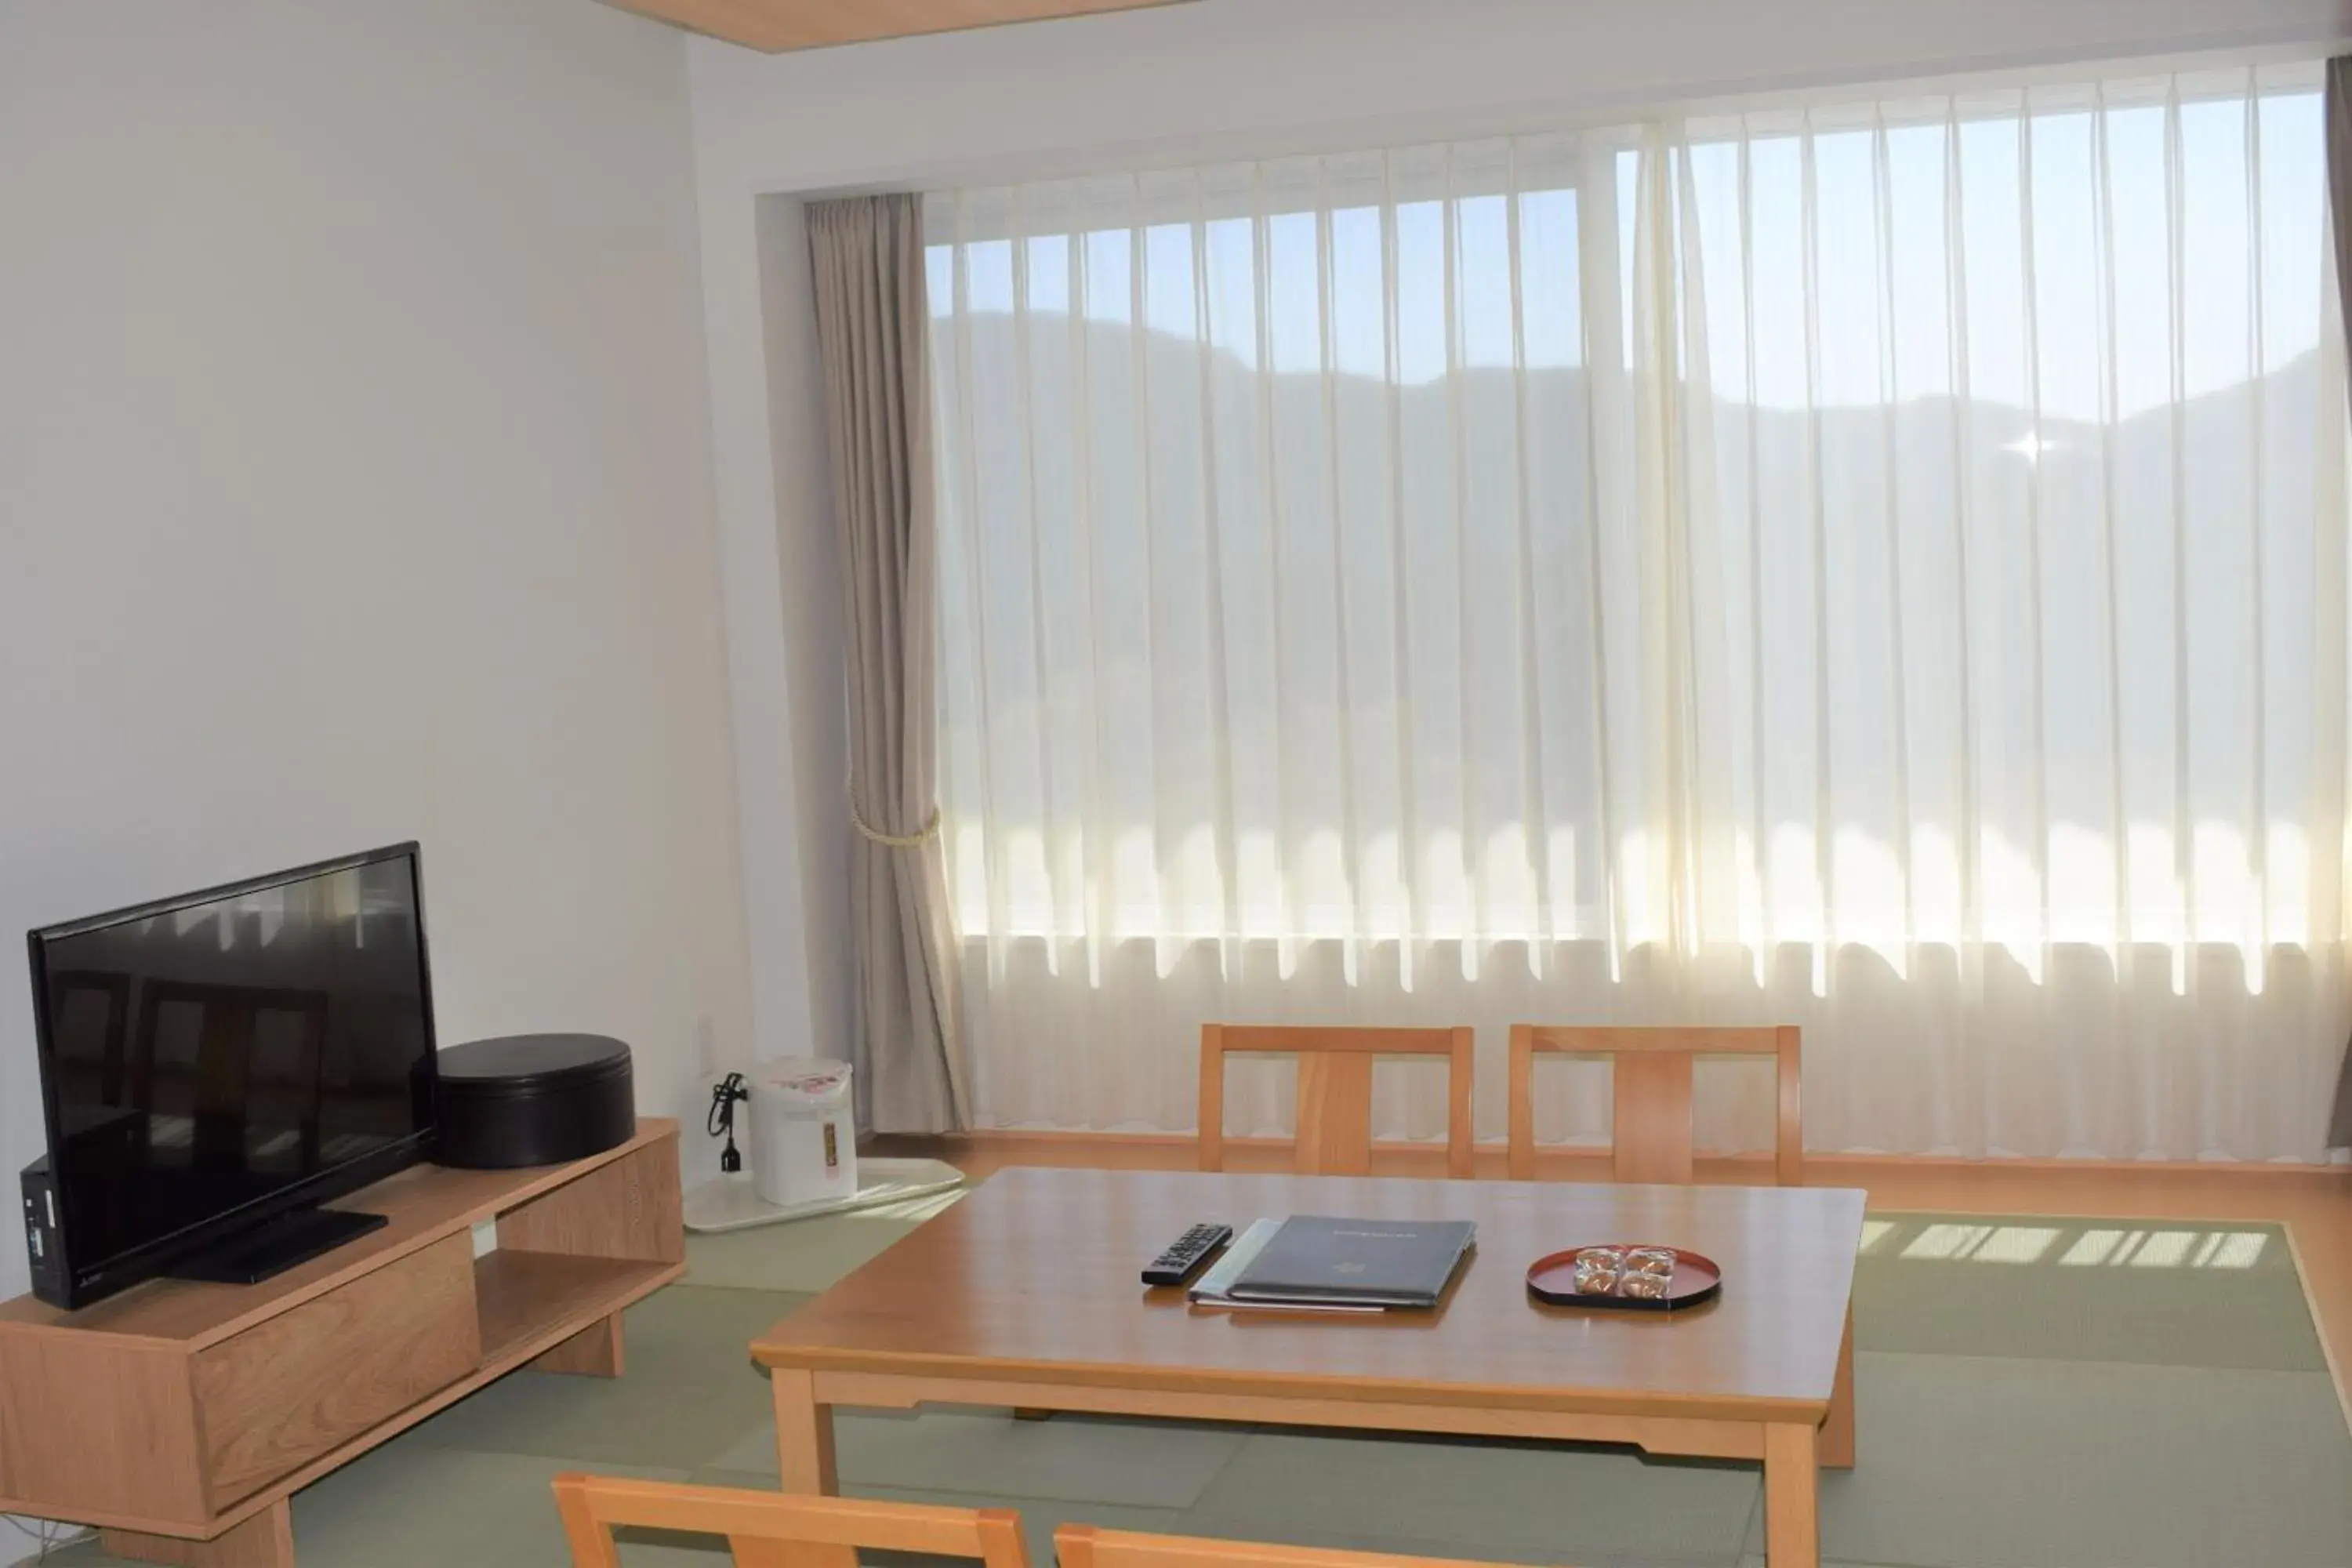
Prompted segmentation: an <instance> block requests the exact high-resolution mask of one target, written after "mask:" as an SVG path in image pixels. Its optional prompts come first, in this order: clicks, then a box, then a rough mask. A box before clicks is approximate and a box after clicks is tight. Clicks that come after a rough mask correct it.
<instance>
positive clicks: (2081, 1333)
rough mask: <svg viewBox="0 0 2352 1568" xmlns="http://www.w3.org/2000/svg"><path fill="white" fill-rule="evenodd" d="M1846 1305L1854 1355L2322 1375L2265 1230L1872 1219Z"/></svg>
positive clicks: (2284, 1257)
mask: <svg viewBox="0 0 2352 1568" xmlns="http://www.w3.org/2000/svg"><path fill="white" fill-rule="evenodd" d="M1853 1300H1854V1344H1855V1348H1856V1349H1859V1350H1865V1351H1897V1352H1908V1353H1914V1354H1921V1355H1985V1356H2010V1357H2024V1358H2033V1359H2042V1360H2055V1361H2120V1362H2145V1363H2152V1364H2156V1365H2160V1366H2215V1367H2242V1368H2247V1369H2252V1370H2264V1371H2273V1372H2325V1371H2326V1370H2327V1362H2326V1357H2325V1356H2324V1355H2323V1354H2322V1352H2321V1351H2320V1348H2319V1334H2318V1331H2317V1330H2316V1329H2315V1327H2314V1325H2313V1323H2312V1321H2311V1310H2310V1308H2309V1307H2308V1306H2307V1305H2306V1304H2305V1300H2304V1298H2303V1282H2302V1280H2301V1279H2299V1278H2298V1277H2297V1276H2296V1274H2295V1269H2294V1257H2293V1254H2292V1251H2291V1249H2290V1248H2289V1247H2288V1246H2287V1241H2286V1236H2285V1233H2284V1232H2283V1231H2282V1230H2281V1229H2280V1228H2279V1227H2278V1226H2271V1225H2210V1224H2201V1225H2187V1224H2166V1223H2162V1222H2155V1223H2141V1224H2131V1223H2126V1222H2122V1221H2116V1220H2084V1219H2046V1218H2028V1217H2024V1216H1992V1215H1927V1214H1874V1215H1871V1216H1870V1220H1869V1223H1868V1225H1867V1226H1865V1227H1864V1243H1863V1254H1862V1257H1861V1258H1860V1259H1859V1260H1857V1262H1856V1264H1855V1268H1854V1296H1853Z"/></svg>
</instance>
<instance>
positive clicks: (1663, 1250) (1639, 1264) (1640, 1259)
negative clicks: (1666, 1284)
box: [1625, 1247, 1675, 1279]
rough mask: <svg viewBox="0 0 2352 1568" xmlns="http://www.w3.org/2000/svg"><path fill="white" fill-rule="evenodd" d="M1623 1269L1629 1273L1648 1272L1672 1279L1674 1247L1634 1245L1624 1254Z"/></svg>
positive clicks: (1673, 1275)
mask: <svg viewBox="0 0 2352 1568" xmlns="http://www.w3.org/2000/svg"><path fill="white" fill-rule="evenodd" d="M1625 1271H1626V1272H1627V1273H1629V1274H1650V1275H1655V1276H1657V1277H1658V1278H1660V1279H1673V1278H1674V1277H1675V1252H1674V1248H1672V1247H1634V1248H1633V1249H1632V1250H1630V1251H1628V1252H1627V1253H1626V1254H1625Z"/></svg>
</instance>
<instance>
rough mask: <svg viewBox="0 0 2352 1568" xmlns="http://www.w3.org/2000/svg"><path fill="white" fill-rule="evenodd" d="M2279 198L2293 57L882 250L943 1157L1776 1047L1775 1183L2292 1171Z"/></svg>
mask: <svg viewBox="0 0 2352 1568" xmlns="http://www.w3.org/2000/svg"><path fill="white" fill-rule="evenodd" d="M2325 207H2326V191H2325V174H2324V168H2323V148H2322V139H2321V127H2320V112H2319V97H2318V73H2317V68H2316V67H2315V66H2313V67H2286V68H2267V67H2266V68H2261V69H2259V70H2245V69H2239V70H2231V71H2225V72H2217V73H2212V74H2210V75H2199V76H2181V77H2177V78H2166V79H2153V80H2132V81H2110V82H2104V83H2088V84H2084V85H2082V86H2079V87H2065V88H2044V87H2036V88H2034V89H2031V90H2023V89H2021V90H2016V91H2009V92H2002V93H1987V94H1984V95H1981V96H1968V97H1959V98H1939V99H1934V100H1916V101H1910V100H1906V101H1899V102H1898V101H1885V102H1876V103H1859V104H1855V105H1853V106H1851V107H1844V108H1836V109H1823V108H1815V109H1811V110H1801V111H1793V110H1792V111H1787V112H1780V111H1776V112H1772V113H1769V114H1767V113H1758V114H1751V115H1746V116H1739V117H1727V118H1723V119H1714V120H1696V121H1676V122H1673V123H1659V124H1649V125H1639V126H1632V127H1626V128H1622V129H1618V130H1612V131H1606V132H1582V133H1579V134H1577V135H1574V136H1558V137H1542V138H1532V139H1520V140H1514V141H1496V142H1478V143H1465V144H1456V145H1453V146H1441V147H1431V148H1422V149H1414V150H1410V151H1391V152H1386V153H1364V154H1361V155H1354V156H1337V157H1324V158H1316V159H1305V160H1291V161H1281V162H1267V163H1254V164H1246V165H1239V166H1230V167H1218V168H1210V169H1200V170H1190V171H1182V172H1175V173H1160V174H1143V175H1139V176H1135V177H1131V178H1130V177H1120V178H1116V179H1098V180H1087V181H1081V182H1074V183H1064V184H1051V185H1033V186H1024V187H1020V188H1017V189H999V190H984V191H982V190H975V191H965V192H960V193H952V194H944V195H935V196H933V197H931V198H930V199H929V204H928V207H927V215H926V233H927V236H928V238H929V247H930V248H929V266H930V277H929V292H930V307H931V312H932V320H931V330H932V352H933V355H934V369H935V374H934V377H933V386H934V395H935V397H936V399H937V404H938V420H937V430H938V437H937V453H938V456H937V461H938V464H939V474H940V486H939V489H940V508H941V541H940V556H941V564H940V570H941V591H940V605H941V617H942V624H941V627H940V630H941V639H940V692H941V723H942V730H943V732H942V736H941V742H942V744H941V762H940V768H941V800H942V804H943V811H944V816H945V821H946V829H945V831H946V834H947V843H948V864H949V876H950V883H951V892H952V898H953V902H954V906H955V908H956V910H957V914H958V920H959V923H960V927H961V931H962V932H963V942H962V949H963V952H964V962H965V964H966V974H965V979H966V993H965V994H966V999H967V1006H968V1008H969V1010H970V1015H971V1016H970V1027H971V1038H972V1042H973V1049H974V1052H975V1068H976V1073H977V1078H978V1086H977V1090H978V1091H977V1102H978V1110H979V1118H980V1121H981V1122H982V1124H984V1125H985V1124H994V1125H1047V1126H1061V1127H1097V1128H1156V1129H1166V1130H1182V1129H1187V1128H1189V1127H1190V1126H1191V1125H1192V1119H1193V1109H1194V1106H1193V1100H1194V1077H1193V1071H1194V1054H1195V1050H1196V1046H1197V1031H1198V1026H1199V1024H1200V1023H1201V1022H1202V1020H1203V1019H1229V1020H1247V1021H1323V1020H1329V1021H1340V1020H1365V1021H1391V1020H1393V1021H1399V1022H1406V1021H1417V1022H1430V1023H1449V1024H1450V1023H1464V1022H1467V1023H1473V1024H1476V1025H1478V1026H1480V1029H1481V1048H1482V1051H1484V1052H1486V1053H1487V1054H1486V1068H1490V1069H1492V1070H1485V1069H1482V1072H1481V1075H1480V1079H1481V1081H1480V1084H1479V1106H1478V1111H1479V1121H1480V1128H1481V1131H1482V1133H1483V1134H1485V1135H1488V1136H1495V1135H1499V1132H1500V1130H1501V1127H1502V1121H1503V1107H1502V1102H1501V1095H1502V1076H1503V1075H1502V1073H1501V1071H1500V1070H1499V1069H1500V1059H1499V1058H1500V1052H1501V1048H1502V1030H1503V1027H1504V1026H1506V1025H1507V1024H1508V1023H1510V1022H1512V1021H1514V1020H1521V1019H1524V1020H1529V1021H1546V1022H1578V1021H1594V1020H1617V1021H1628V1022H1650V1021H1683V1020H1705V1021H1753V1022H1771V1023H1778V1022H1795V1023H1798V1024H1801V1025H1802V1026H1804V1029H1805V1038H1806V1047H1807V1048H1806V1078H1807V1083H1806V1100H1807V1112H1808V1129H1809V1135H1810V1142H1811V1143H1812V1145H1813V1146H1814V1147H1816V1148H1827V1149H1843V1148H1866V1149H1885V1150H1899V1151H1921V1152H1928V1151H1935V1152H1961V1153H1971V1154H1973V1153H1982V1152H2015V1153H2021V1154H2096V1155H2107V1156H2135V1155H2168V1156H2173V1157H2199V1156H2210V1155H2228V1156H2236V1157H2242V1158H2272V1157H2285V1156H2291V1157H2299V1158H2315V1157H2318V1156H2319V1155H2320V1154H2321V1153H2322V1148H2321V1144H2322V1141H2323V1131H2324V1128H2323V1123H2324V1119H2325V1101H2326V1091H2327V1088H2328V1085H2329V1084H2330V1083H2331V1082H2332V1076H2331V1075H2332V1073H2333V1070H2334V1067H2335V1061H2336V1056H2337V1055H2338V1054H2339V1053H2340V1051H2341V1048H2342V1042H2343V1039H2344V1035H2345V1028H2346V1023H2347V1000H2346V996H2345V994H2344V984H2343V946H2344V937H2345V931H2346V919H2345V910H2344V878H2343V876H2342V868H2343V865H2344V860H2345V853H2346V812H2345V804H2344V789H2343V775H2344V769H2345V763H2346V750H2345V747H2346V742H2345V733H2346V726H2345V717H2346V701H2347V697H2346V681H2345V671H2346V660H2347V649H2346V636H2345V587H2346V563H2345V552H2344V539H2345V532H2346V503H2345V495H2344V483H2343V480H2344V470H2345V402H2344V395H2345V394H2344V385H2343V369H2344V366H2343V358H2344V355H2343V349H2342V332H2341V330H2340V327H2339V325H2338V324H2337V318H2336V313H2335V306H2334V300H2335V297H2336V296H2335V290H2334V288H2333V274H2332V271H2331V270H2330V268H2331V262H2330V260H2329V249H2328V242H2327V234H2326V216H2325ZM1261 1070H1262V1072H1263V1074H1264V1076H1262V1077H1251V1076H1248V1071H1247V1069H1240V1068H1237V1069H1236V1071H1235V1076H1234V1093H1233V1096H1232V1108H1233V1112H1232V1113H1233V1121H1232V1124H1233V1127H1234V1130H1235V1131H1257V1130H1272V1129H1275V1128H1279V1127H1282V1126H1286V1124H1287V1120H1288V1115H1289V1105H1288V1099H1289V1089H1288V1085H1287V1082H1286V1077H1285V1074H1286V1069H1285V1068H1281V1067H1280V1066H1278V1065H1274V1064H1268V1065H1266V1066H1265V1067H1264V1068H1262V1069H1261ZM1414 1070H1416V1069H1412V1068H1398V1069H1396V1072H1397V1078H1396V1079H1395V1080H1394V1081H1384V1082H1383V1084H1382V1086H1381V1091H1380V1094H1379V1104H1378V1108H1377V1114H1378V1116H1379V1118H1380V1121H1381V1132H1382V1133H1383V1134H1384V1135H1390V1136H1433V1135H1435V1134H1436V1133H1437V1132H1438V1131H1439V1129H1440V1125H1441V1122H1442V1115H1443V1097H1442V1095H1439V1094H1438V1093H1436V1092H1435V1088H1434V1084H1433V1083H1425V1082H1422V1081H1419V1080H1417V1079H1413V1078H1412V1077H1411V1076H1410V1074H1411V1073H1412V1072H1413V1071H1414ZM1746 1070H1747V1069H1744V1068H1738V1067H1734V1066H1730V1065H1727V1066H1725V1067H1724V1068H1722V1069H1720V1071H1719V1072H1717V1071H1715V1070H1714V1069H1711V1068H1709V1069H1702V1079H1703V1086H1702V1090H1701V1095H1700V1099H1701V1106H1700V1122H1701V1125H1700V1134H1701V1138H1702V1141H1703V1142H1706V1143H1707V1144H1708V1145H1710V1146H1713V1147H1718V1148H1745V1147H1761V1146H1763V1144H1764V1143H1765V1142H1766V1140H1767V1138H1768V1135H1769V1094H1768V1092H1767V1089H1766V1087H1765V1084H1764V1081H1763V1080H1762V1079H1760V1078H1757V1079H1749V1078H1747V1077H1745V1076H1744V1074H1745V1072H1746ZM1605 1072H1606V1069H1605V1068H1602V1067H1600V1066H1597V1065H1594V1066H1585V1065H1580V1064H1579V1065H1570V1066H1566V1067H1562V1068H1557V1069H1551V1070H1548V1072H1547V1073H1546V1074H1545V1075H1541V1076H1539V1080H1538V1081H1539V1084H1540V1086H1541V1087H1540V1089H1539V1092H1540V1094H1541V1096H1542V1104H1541V1105H1540V1106H1539V1117H1538V1131H1539V1133H1540V1134H1541V1135H1543V1136H1546V1137H1549V1138H1554V1139H1569V1140H1583V1139H1594V1140H1598V1139H1601V1138H1603V1137H1605V1135H1606V1130H1607V1118H1608V1110H1607V1097H1606V1093H1605Z"/></svg>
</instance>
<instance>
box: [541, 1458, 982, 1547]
mask: <svg viewBox="0 0 2352 1568" xmlns="http://www.w3.org/2000/svg"><path fill="white" fill-rule="evenodd" d="M555 1506H556V1510H557V1511H558V1512H560V1513H561V1514H562V1516H563V1534H564V1538H565V1539H566V1540H567V1541H568V1542H570V1543H571V1546H572V1564H573V1568H620V1563H621V1558H620V1553H619V1552H618V1551H617V1550H616V1549H615V1548H614V1544H613V1530H614V1526H616V1525H635V1526H638V1527H639V1528H641V1529H647V1530H685V1531H698V1532H699V1533H701V1534H705V1535H723V1536H725V1537H726V1538H727V1550H728V1552H730V1554H731V1555H732V1556H733V1558H734V1560H735V1563H736V1568H857V1552H858V1548H860V1547H864V1548H866V1550H868V1551H871V1552H924V1553H927V1554H929V1555H930V1556H934V1557H976V1558H978V1559H980V1561H981V1562H982V1563H984V1564H985V1565H986V1568H1029V1551H1028V1548H1027V1547H1026V1546H1025V1545H1024V1543H1023V1542H1022V1539H1021V1516H1020V1515H1019V1514H1017V1513H1014V1512H1013V1510H1010V1509H1003V1508H984V1509H971V1508H935V1507H933V1506H931V1505H930V1504H929V1503H912V1502H874V1501H869V1500H866V1499H863V1498H831V1497H790V1496H786V1495H784V1494H783V1493H781V1492H765V1491H744V1490H740V1489H736V1488H733V1487H693V1486H680V1485H677V1484H676V1483H674V1482H670V1481H639V1480H628V1479H623V1478H621V1477H618V1476H582V1475H565V1476H558V1477H556V1478H555Z"/></svg>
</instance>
